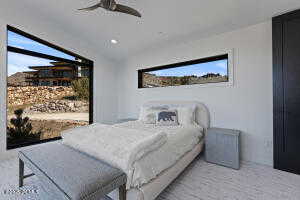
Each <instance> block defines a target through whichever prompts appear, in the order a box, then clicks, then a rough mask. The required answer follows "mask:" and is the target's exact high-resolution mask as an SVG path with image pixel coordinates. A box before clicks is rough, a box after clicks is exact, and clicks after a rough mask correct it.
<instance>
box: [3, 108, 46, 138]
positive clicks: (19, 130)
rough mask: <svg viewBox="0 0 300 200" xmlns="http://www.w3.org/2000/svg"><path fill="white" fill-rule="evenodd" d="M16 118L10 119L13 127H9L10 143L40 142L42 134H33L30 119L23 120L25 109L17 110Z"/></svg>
mask: <svg viewBox="0 0 300 200" xmlns="http://www.w3.org/2000/svg"><path fill="white" fill-rule="evenodd" d="M14 114H15V116H16V117H15V118H11V119H10V123H11V125H12V126H11V127H9V126H8V127H7V136H8V137H7V139H8V143H23V142H28V141H36V140H40V137H41V132H40V131H39V132H33V131H32V125H31V123H29V118H28V117H25V118H23V117H22V115H23V109H18V110H15V112H14Z"/></svg>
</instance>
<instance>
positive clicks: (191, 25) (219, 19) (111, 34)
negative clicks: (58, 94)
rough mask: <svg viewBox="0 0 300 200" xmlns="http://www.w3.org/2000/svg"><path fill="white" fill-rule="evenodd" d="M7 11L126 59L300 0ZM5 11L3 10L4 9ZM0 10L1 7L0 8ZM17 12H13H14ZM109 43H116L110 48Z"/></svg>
mask: <svg viewBox="0 0 300 200" xmlns="http://www.w3.org/2000/svg"><path fill="white" fill-rule="evenodd" d="M8 2H10V3H9V4H8V3H6V4H7V5H8V6H10V9H25V10H26V9H28V12H31V14H32V13H34V14H35V15H37V16H36V17H41V18H43V19H47V20H51V21H52V22H53V23H56V24H59V26H60V27H63V28H64V29H66V30H68V31H72V33H73V35H77V36H78V38H80V39H81V40H83V41H82V42H85V41H86V42H87V43H90V44H93V45H95V46H96V48H97V49H98V50H99V53H100V54H102V55H104V56H106V57H107V58H109V59H113V60H122V59H126V58H128V57H130V56H132V55H135V54H136V53H139V52H142V51H144V50H148V49H151V48H153V47H155V46H157V45H169V44H170V43H175V42H181V41H186V40H191V39H200V38H201V37H207V36H209V35H214V34H219V33H223V32H227V31H231V30H234V29H238V28H241V27H245V26H248V25H252V24H256V23H259V22H263V21H266V20H268V19H271V17H273V16H275V15H278V14H280V13H284V12H287V11H290V10H294V9H297V8H300V1H299V0H185V1H183V0H119V1H118V3H122V4H126V5H129V6H132V7H134V8H136V9H137V10H139V11H140V12H141V13H142V15H143V17H142V18H137V17H133V16H129V15H125V14H121V13H112V12H108V11H105V10H102V9H98V10H96V11H93V12H88V13H87V12H80V11H77V10H76V9H77V8H81V7H86V6H89V5H92V4H94V3H97V2H98V1H97V0H24V1H20V0H9V1H8ZM2 9H3V7H2ZM0 11H1V9H0ZM15 12H16V11H15ZM111 39H117V40H118V41H119V43H118V44H117V45H112V44H111V43H110V40H111Z"/></svg>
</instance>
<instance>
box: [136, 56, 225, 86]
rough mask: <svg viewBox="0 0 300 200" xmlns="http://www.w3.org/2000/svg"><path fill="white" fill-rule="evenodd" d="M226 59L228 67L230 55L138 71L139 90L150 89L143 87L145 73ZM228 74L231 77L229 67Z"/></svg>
mask: <svg viewBox="0 0 300 200" xmlns="http://www.w3.org/2000/svg"><path fill="white" fill-rule="evenodd" d="M224 59H226V60H227V66H228V65H229V53H226V54H221V55H216V56H211V57H205V58H200V59H196V60H189V61H184V62H179V63H173V64H168V65H163V66H157V67H151V68H146V69H139V70H137V71H138V88H139V89H144V88H148V87H143V73H145V72H151V71H157V70H163V69H170V68H177V67H183V66H188V65H194V64H201V63H207V62H213V61H218V60H224ZM227 74H228V77H229V66H228V67H227ZM228 81H229V80H228ZM203 84H209V83H203ZM201 85H202V84H201ZM165 87H169V86H165ZM155 88H157V87H155ZM158 88H160V87H158Z"/></svg>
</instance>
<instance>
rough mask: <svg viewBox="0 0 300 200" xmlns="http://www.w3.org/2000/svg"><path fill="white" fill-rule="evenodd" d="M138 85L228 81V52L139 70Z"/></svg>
mask: <svg viewBox="0 0 300 200" xmlns="http://www.w3.org/2000/svg"><path fill="white" fill-rule="evenodd" d="M138 80H139V83H138V87H139V88H153V87H168V86H180V85H194V84H208V83H219V82H228V81H229V79H228V54H225V55H220V56H214V57H209V58H202V59H198V60H192V61H187V62H182V63H175V64H171V65H165V66H160V67H153V68H148V69H141V70H138Z"/></svg>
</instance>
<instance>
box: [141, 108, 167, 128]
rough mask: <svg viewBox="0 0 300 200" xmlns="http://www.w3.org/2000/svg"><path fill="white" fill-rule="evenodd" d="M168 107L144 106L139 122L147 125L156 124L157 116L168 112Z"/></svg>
mask: <svg viewBox="0 0 300 200" xmlns="http://www.w3.org/2000/svg"><path fill="white" fill-rule="evenodd" d="M168 108H169V107H167V106H142V107H141V111H140V116H139V120H140V121H142V122H144V123H146V124H155V121H156V114H157V113H158V112H160V111H163V110H168Z"/></svg>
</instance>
